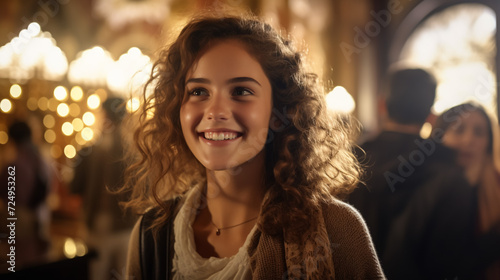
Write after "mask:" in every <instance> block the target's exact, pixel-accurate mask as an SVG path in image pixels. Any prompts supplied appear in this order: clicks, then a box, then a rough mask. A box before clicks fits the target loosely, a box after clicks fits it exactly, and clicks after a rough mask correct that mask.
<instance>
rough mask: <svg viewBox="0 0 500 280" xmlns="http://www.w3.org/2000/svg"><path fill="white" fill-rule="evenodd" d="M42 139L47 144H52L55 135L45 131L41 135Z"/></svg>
mask: <svg viewBox="0 0 500 280" xmlns="http://www.w3.org/2000/svg"><path fill="white" fill-rule="evenodd" d="M43 138H44V139H45V141H47V143H54V142H55V141H56V138H57V135H56V133H55V132H54V130H52V129H47V131H45V133H44V134H43Z"/></svg>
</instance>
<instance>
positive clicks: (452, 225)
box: [349, 69, 477, 279]
mask: <svg viewBox="0 0 500 280" xmlns="http://www.w3.org/2000/svg"><path fill="white" fill-rule="evenodd" d="M435 91H436V82H435V80H434V78H433V77H432V76H431V75H430V74H428V73H427V72H426V71H424V70H421V69H405V70H399V71H397V72H394V73H393V74H392V75H391V78H390V81H389V95H388V96H387V98H386V108H387V113H388V118H387V120H386V123H385V125H384V130H383V131H382V132H381V133H380V134H379V135H378V136H377V137H376V138H375V139H373V140H371V141H369V142H367V143H365V144H363V145H362V146H361V147H362V149H363V150H364V151H365V153H366V154H363V153H362V152H360V153H359V155H360V159H361V161H362V162H364V163H365V164H366V166H367V177H366V179H365V184H364V185H361V186H360V187H359V188H357V189H356V190H355V191H354V192H353V193H352V194H351V196H350V198H349V200H350V203H351V204H352V205H353V206H354V207H356V208H357V209H358V210H359V211H360V212H361V214H362V215H363V218H364V219H365V221H366V223H367V225H368V228H369V230H370V234H371V235H372V238H373V241H374V244H375V249H376V250H377V254H378V255H379V258H380V260H381V264H382V268H383V269H384V272H385V273H386V276H387V277H388V279H455V278H456V277H458V278H459V279H462V277H463V276H468V275H469V274H468V273H470V269H469V268H470V266H469V265H468V264H467V265H465V264H466V261H465V260H464V257H463V256H464V254H466V253H465V252H466V246H468V245H467V242H470V240H471V238H472V237H473V232H474V220H475V215H476V209H477V207H476V201H477V199H476V194H475V191H474V189H473V188H471V187H470V186H469V185H468V183H467V181H466V179H465V178H464V177H463V176H462V174H463V172H462V171H461V169H460V168H459V167H458V166H457V165H455V163H454V158H453V152H452V151H451V150H449V149H447V148H446V147H444V146H442V145H441V143H440V141H439V140H437V137H430V138H428V139H423V138H421V137H420V136H419V132H420V129H421V127H422V125H423V124H424V123H425V121H426V119H427V117H428V115H429V114H430V109H431V107H432V105H433V103H434V98H435Z"/></svg>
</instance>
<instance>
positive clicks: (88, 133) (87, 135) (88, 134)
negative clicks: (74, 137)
mask: <svg viewBox="0 0 500 280" xmlns="http://www.w3.org/2000/svg"><path fill="white" fill-rule="evenodd" d="M82 138H83V139H84V140H85V141H90V140H92V138H94V131H93V130H92V129H91V128H90V127H86V128H84V129H82Z"/></svg>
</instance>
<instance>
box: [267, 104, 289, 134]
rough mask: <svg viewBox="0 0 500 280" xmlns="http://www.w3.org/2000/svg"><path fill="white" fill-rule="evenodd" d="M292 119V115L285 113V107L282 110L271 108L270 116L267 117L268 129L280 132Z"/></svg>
mask: <svg viewBox="0 0 500 280" xmlns="http://www.w3.org/2000/svg"><path fill="white" fill-rule="evenodd" d="M291 121H292V116H290V115H289V114H288V113H287V110H286V107H285V108H283V112H280V111H279V110H278V109H276V108H273V110H272V112H271V118H270V119H269V129H270V130H271V131H274V132H280V131H282V130H283V129H285V127H287V126H288V125H289V124H290V123H291Z"/></svg>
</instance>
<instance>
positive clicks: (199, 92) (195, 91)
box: [189, 88, 208, 96]
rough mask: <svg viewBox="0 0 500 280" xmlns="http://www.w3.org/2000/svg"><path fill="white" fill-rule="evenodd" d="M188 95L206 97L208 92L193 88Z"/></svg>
mask: <svg viewBox="0 0 500 280" xmlns="http://www.w3.org/2000/svg"><path fill="white" fill-rule="evenodd" d="M189 95H194V96H204V95H208V91H207V90H206V89H204V88H195V89H192V90H190V91H189Z"/></svg>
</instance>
